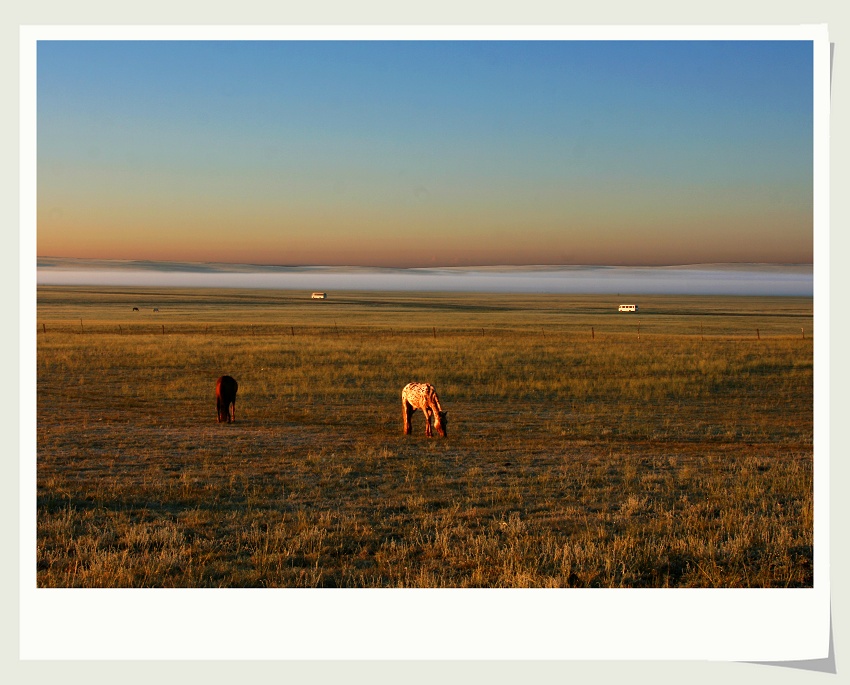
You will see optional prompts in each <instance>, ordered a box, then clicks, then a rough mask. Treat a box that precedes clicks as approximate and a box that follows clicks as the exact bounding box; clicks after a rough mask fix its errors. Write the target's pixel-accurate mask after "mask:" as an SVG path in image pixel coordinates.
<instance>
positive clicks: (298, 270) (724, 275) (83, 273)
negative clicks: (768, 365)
mask: <svg viewBox="0 0 850 685" xmlns="http://www.w3.org/2000/svg"><path fill="white" fill-rule="evenodd" d="M37 282H38V284H39V285H105V286H146V287H162V286H181V287H188V288H202V287H210V288H259V289H281V290H311V291H313V290H320V291H333V290H396V291H398V290H401V291H404V290H411V291H414V290H424V291H428V290H430V291H469V292H512V293H555V294H571V293H575V294H607V293H619V294H621V295H628V294H658V295H661V294H669V295H782V296H803V297H811V296H812V294H813V268H812V265H810V264H803V265H799V264H789V265H777V264H704V265H687V266H678V267H606V266H564V267H555V266H531V267H484V268H460V267H457V268H455V267H452V268H434V269H383V268H381V269H371V268H364V267H286V266H254V265H242V264H238V265H232V264H196V263H194V264H190V263H183V264H179V263H173V262H133V261H127V262H120V261H99V260H71V259H50V258H39V260H38V268H37Z"/></svg>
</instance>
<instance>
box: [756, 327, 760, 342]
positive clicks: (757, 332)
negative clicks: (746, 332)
mask: <svg viewBox="0 0 850 685" xmlns="http://www.w3.org/2000/svg"><path fill="white" fill-rule="evenodd" d="M756 339H758V340H761V333H760V332H759V329H758V328H756Z"/></svg>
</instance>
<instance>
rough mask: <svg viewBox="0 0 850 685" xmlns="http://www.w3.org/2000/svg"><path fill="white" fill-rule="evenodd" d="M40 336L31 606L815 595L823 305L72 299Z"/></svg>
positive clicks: (66, 291) (192, 293)
mask: <svg viewBox="0 0 850 685" xmlns="http://www.w3.org/2000/svg"><path fill="white" fill-rule="evenodd" d="M626 299H628V300H629V301H632V300H634V301H636V302H638V303H639V304H640V307H641V311H640V312H639V313H638V314H618V313H617V311H616V306H617V304H619V303H620V302H622V301H625V300H626ZM133 307H138V308H139V311H138V312H134V311H132V308H133ZM154 307H156V308H158V309H159V312H157V313H154V312H153V311H152V310H153V308H154ZM37 340H38V342H37V344H38V354H37V364H38V379H37V384H38V387H37V394H38V410H37V411H38V416H37V460H38V476H37V487H38V512H37V516H38V518H37V530H38V541H37V542H38V560H37V564H38V576H37V578H38V584H39V586H41V587H79V586H84V587H302V586H308V587H399V586H402V587H808V586H811V585H812V581H813V568H812V559H813V548H812V544H813V543H812V538H813V522H812V519H813V497H812V457H813V446H812V445H813V440H812V433H813V390H812V370H813V347H812V301H811V299H806V298H731V297H730V298H710V297H641V298H618V297H616V296H611V297H604V296H586V297H581V296H548V295H527V296H525V295H496V294H492V295H481V294H461V295H458V294H424V293H420V294H410V293H341V294H336V293H331V297H330V298H329V299H328V300H327V301H311V300H309V293H306V294H305V293H300V292H299V293H292V292H280V291H274V292H271V291H247V290H245V291H217V290H180V289H162V290H156V289H143V288H135V289H129V288H125V289H121V288H58V287H55V288H39V293H38V338H37ZM225 373H228V374H231V375H233V376H234V377H236V378H237V380H238V381H239V384H240V386H239V395H238V400H237V405H236V406H237V421H236V423H234V424H217V423H216V421H215V407H214V400H213V386H214V383H215V379H216V378H217V377H218V376H219V375H221V374H225ZM411 380H422V381H428V382H431V383H433V384H434V385H435V386H436V388H437V390H438V392H439V394H440V398H441V401H442V403H443V405H444V408H446V409H448V413H449V418H450V423H449V435H448V437H447V438H445V439H440V438H434V439H430V440H429V439H426V438H425V436H424V424H423V419H422V417H421V415H420V413H417V414H416V415H415V416H414V434H413V435H411V436H404V435H402V431H401V424H402V416H401V404H400V391H401V388H402V387H403V386H404V384H405V383H407V382H408V381H411Z"/></svg>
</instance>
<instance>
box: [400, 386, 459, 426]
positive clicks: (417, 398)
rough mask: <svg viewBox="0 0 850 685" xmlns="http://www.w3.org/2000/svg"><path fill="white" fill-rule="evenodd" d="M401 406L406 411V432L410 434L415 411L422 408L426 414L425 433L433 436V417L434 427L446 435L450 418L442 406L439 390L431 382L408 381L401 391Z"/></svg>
mask: <svg viewBox="0 0 850 685" xmlns="http://www.w3.org/2000/svg"><path fill="white" fill-rule="evenodd" d="M401 408H402V412H403V413H404V434H405V435H410V432H411V430H412V425H411V418H412V417H413V412H415V411H416V410H417V409H421V410H422V413H423V414H424V415H425V435H426V437H429V438H430V437H431V435H432V433H431V418H432V417H433V418H434V427H435V428H436V429H437V432H438V433H439V434H440V435H442V436H443V437H446V426H447V425H448V419H447V418H446V412H444V411H443V408H442V407H441V406H440V398H438V397H437V391H436V390H434V386H433V385H431V384H430V383H408V384H407V385H405V386H404V390H402V391H401Z"/></svg>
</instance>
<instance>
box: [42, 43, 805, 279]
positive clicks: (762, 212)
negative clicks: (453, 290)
mask: <svg viewBox="0 0 850 685" xmlns="http://www.w3.org/2000/svg"><path fill="white" fill-rule="evenodd" d="M812 48H813V46H812V43H811V42H810V41H558V40H556V41H511V40H508V41H486V40H485V41H359V40H354V41H218V42H215V41H51V40H42V41H39V43H38V50H37V60H38V67H37V69H38V70H37V99H38V105H37V145H38V157H37V166H38V180H37V213H38V219H37V221H38V229H37V252H38V255H39V256H40V257H75V258H85V259H132V260H167V261H189V262H222V263H245V264H272V265H287V266H299V265H328V266H339V265H356V266H379V267H434V266H483V265H529V264H568V265H575V264H597V265H600V264H601V265H613V266H618V265H625V266H653V265H675V264H696V263H722V262H758V263H798V264H810V263H812V260H813V167H812V156H813V75H812V71H813V49H812Z"/></svg>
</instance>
